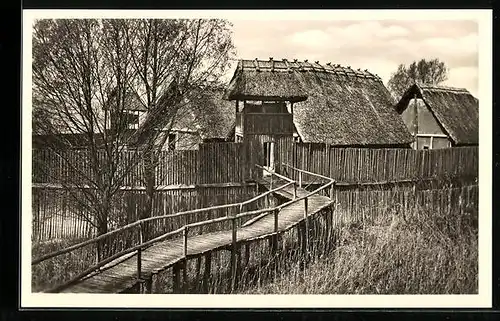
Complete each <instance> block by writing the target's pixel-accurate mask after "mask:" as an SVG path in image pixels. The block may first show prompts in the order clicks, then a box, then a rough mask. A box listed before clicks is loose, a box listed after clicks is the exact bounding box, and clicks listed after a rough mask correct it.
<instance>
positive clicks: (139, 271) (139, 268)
mask: <svg viewBox="0 0 500 321" xmlns="http://www.w3.org/2000/svg"><path fill="white" fill-rule="evenodd" d="M138 226H139V244H142V224H139V225H138ZM141 265H142V248H138V249H137V280H138V281H140V280H141V279H142V277H141V272H142V271H141V270H142V266H141Z"/></svg>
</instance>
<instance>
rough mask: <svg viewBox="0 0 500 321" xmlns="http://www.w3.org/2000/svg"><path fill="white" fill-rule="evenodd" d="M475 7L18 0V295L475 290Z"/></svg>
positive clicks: (482, 93) (483, 45)
mask: <svg viewBox="0 0 500 321" xmlns="http://www.w3.org/2000/svg"><path fill="white" fill-rule="evenodd" d="M491 19H492V14H491V11H489V10H445V11H444V12H443V10H428V11H425V10H360V11H356V10H349V11H341V10H325V11H321V10H319V11H316V10H315V11H310V12H308V11H307V10H304V11H300V10H295V11H293V12H290V11H286V10H285V11H281V12H280V11H271V10H269V11H266V10H262V11H258V12H255V11H215V10H214V11H199V12H197V11H194V12H193V11H191V12H181V11H161V10H157V11H140V10H137V11H119V10H114V11H105V10H103V11H75V10H69V11H64V10H52V11H50V10H25V12H24V13H23V29H24V30H23V109H22V110H23V156H22V158H23V159H22V166H23V177H22V195H23V197H22V199H23V203H22V230H21V237H22V248H21V254H22V268H21V269H22V279H21V289H22V292H21V297H22V302H24V304H26V306H76V307H79V306H82V307H100V306H102V307H106V306H112V307H125V306H128V307H131V306H138V307H144V306H145V307H196V306H214V307H220V306H231V307H240V306H241V307H246V306H251V307H283V306H285V307H304V306H306V307H314V306H321V307H330V306H331V307H354V306H356V307H364V306H367V307H372V306H377V307H378V306H384V307H411V306H417V307H421V306H431V307H440V306H443V307H450V306H451V307H453V306H473V307H486V306H489V305H491V203H490V201H491V199H490V198H491V173H490V171H491V166H490V165H489V164H490V163H491V159H490V157H491V138H490V137H491V122H490V120H491V108H492V107H491V106H492V105H491V68H492V61H491V41H492V39H491ZM488 50H489V51H488ZM480 142H481V144H480ZM481 164H488V166H482V165H481ZM480 183H481V184H480ZM480 185H481V188H479V186H480ZM479 232H481V233H479ZM117 294H120V295H117ZM152 294H155V295H152ZM186 294H189V296H186ZM159 295H160V296H159ZM220 295H225V296H220ZM361 295H362V296H361Z"/></svg>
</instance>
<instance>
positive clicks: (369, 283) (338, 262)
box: [240, 209, 478, 294]
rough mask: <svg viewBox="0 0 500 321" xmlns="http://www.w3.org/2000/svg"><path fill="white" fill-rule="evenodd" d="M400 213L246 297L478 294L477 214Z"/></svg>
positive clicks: (358, 227) (345, 234)
mask: <svg viewBox="0 0 500 321" xmlns="http://www.w3.org/2000/svg"><path fill="white" fill-rule="evenodd" d="M416 214H417V215H412V216H411V217H403V216H401V215H398V213H397V212H395V211H394V212H393V213H390V215H387V216H384V217H381V218H379V219H377V220H376V221H375V222H370V223H366V224H364V225H363V224H359V223H357V224H351V225H348V226H345V227H344V228H342V229H341V231H340V234H339V236H340V238H339V239H338V243H339V244H338V246H337V247H336V248H335V249H334V250H333V251H331V252H329V253H324V254H323V255H320V256H319V257H315V258H313V259H312V261H311V262H310V263H309V264H308V265H307V266H306V268H303V267H302V266H301V265H300V264H298V262H281V265H282V266H284V265H287V263H288V268H285V269H282V270H281V271H280V273H278V275H277V276H276V277H275V279H274V280H273V281H271V282H267V283H263V284H262V283H259V284H257V285H255V286H251V287H246V288H244V289H243V290H242V291H240V293H245V294H474V293H477V291H478V239H477V237H478V234H477V232H478V228H477V210H469V211H465V212H462V213H446V214H445V213H434V212H431V211H429V210H426V209H419V210H418V213H416Z"/></svg>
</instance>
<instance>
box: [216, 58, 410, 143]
mask: <svg viewBox="0 0 500 321" xmlns="http://www.w3.org/2000/svg"><path fill="white" fill-rule="evenodd" d="M257 67H259V68H258V69H257ZM268 79H272V81H267V80H268ZM276 96H278V97H279V98H281V100H290V101H296V102H297V101H300V102H298V103H295V104H294V123H295V126H296V128H297V131H298V134H299V135H300V136H301V138H302V140H303V141H304V142H309V143H327V144H331V145H342V146H346V145H348V146H366V145H406V144H409V143H411V142H412V141H413V137H412V136H411V135H410V133H409V132H408V130H407V128H406V126H405V124H404V123H403V121H402V119H401V117H399V115H398V114H397V113H396V112H395V111H394V109H393V101H392V97H391V95H390V93H389V91H388V90H387V88H386V87H385V86H384V84H383V83H382V80H381V79H380V77H378V76H376V75H374V74H372V73H370V72H368V71H367V70H364V71H362V70H359V69H358V70H354V69H351V68H350V67H342V66H340V65H333V64H329V63H328V64H326V65H321V64H319V62H315V63H311V62H307V61H304V62H299V61H293V62H291V61H288V60H286V59H285V60H283V61H274V60H270V61H253V60H242V61H240V62H239V63H238V67H237V69H236V71H235V74H234V76H233V79H232V80H231V83H230V85H229V87H228V89H227V92H226V95H225V97H226V98H227V99H248V100H250V97H254V98H253V99H254V100H278V99H276V98H275V97H276ZM257 97H258V98H257ZM299 98H306V99H307V100H305V101H304V99H299Z"/></svg>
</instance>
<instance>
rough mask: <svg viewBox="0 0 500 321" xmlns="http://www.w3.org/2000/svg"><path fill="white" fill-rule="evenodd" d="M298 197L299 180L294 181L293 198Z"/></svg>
mask: <svg viewBox="0 0 500 321" xmlns="http://www.w3.org/2000/svg"><path fill="white" fill-rule="evenodd" d="M296 198H297V182H296V181H293V199H294V200H295V199H296Z"/></svg>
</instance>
